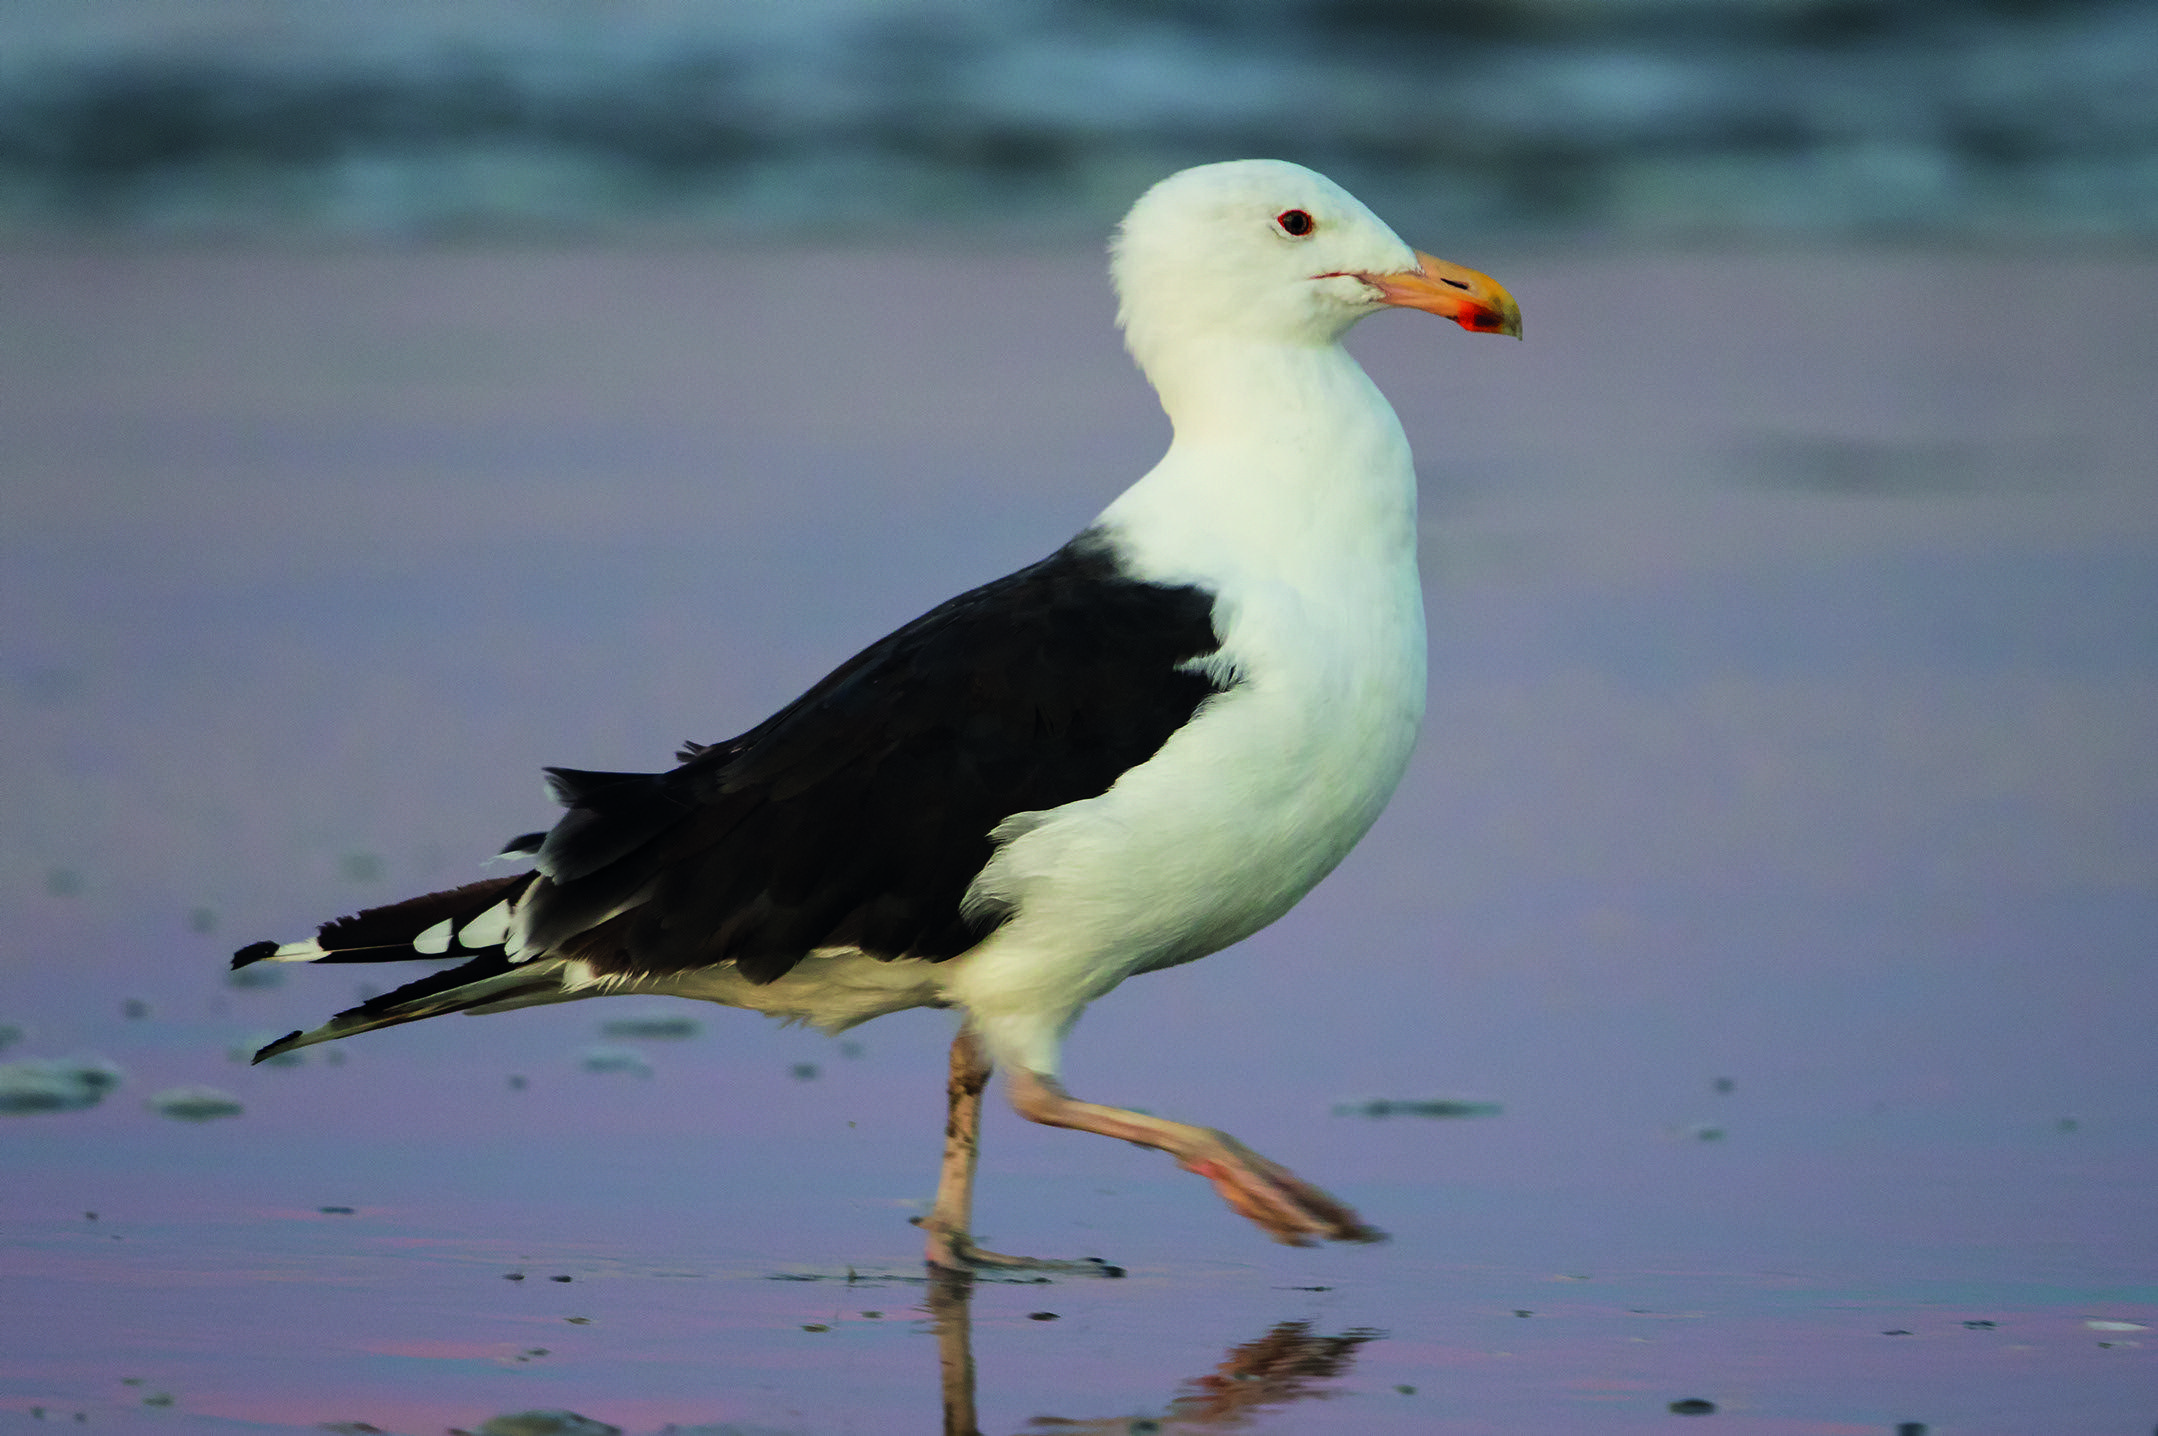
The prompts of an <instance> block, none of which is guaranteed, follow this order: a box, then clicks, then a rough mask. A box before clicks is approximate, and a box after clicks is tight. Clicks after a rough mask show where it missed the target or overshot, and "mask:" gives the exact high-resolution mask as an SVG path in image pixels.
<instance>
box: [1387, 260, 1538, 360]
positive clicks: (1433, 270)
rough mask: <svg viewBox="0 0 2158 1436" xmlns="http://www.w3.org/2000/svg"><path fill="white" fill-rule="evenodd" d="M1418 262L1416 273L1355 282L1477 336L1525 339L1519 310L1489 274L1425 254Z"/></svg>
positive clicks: (1503, 287)
mask: <svg viewBox="0 0 2158 1436" xmlns="http://www.w3.org/2000/svg"><path fill="white" fill-rule="evenodd" d="M1416 262H1417V265H1418V267H1417V268H1415V269H1411V270H1407V271H1404V272H1403V273H1400V274H1360V275H1358V276H1357V278H1359V279H1361V280H1363V281H1364V282H1365V283H1366V284H1369V285H1371V286H1372V287H1373V288H1375V289H1377V290H1378V291H1379V295H1380V297H1381V299H1382V300H1383V301H1384V302H1385V303H1387V304H1393V305H1398V306H1399V307H1400V308H1403V309H1421V310H1423V311H1424V312H1425V313H1427V314H1437V315H1440V316H1441V317H1443V318H1446V319H1451V320H1453V321H1454V322H1455V323H1456V324H1459V325H1460V326H1461V327H1462V328H1463V329H1468V330H1473V331H1474V332H1476V333H1478V334H1511V335H1513V336H1514V338H1516V339H1519V338H1520V337H1521V306H1520V305H1518V304H1516V303H1514V297H1513V296H1512V295H1511V294H1508V293H1507V292H1506V286H1505V285H1503V284H1500V283H1499V282H1498V281H1497V280H1496V279H1493V278H1492V277H1491V276H1490V275H1488V274H1478V273H1477V272H1476V271H1475V270H1473V269H1464V268H1462V267H1461V266H1460V265H1458V264H1449V263H1447V262H1446V261H1445V260H1443V259H1438V258H1435V257H1433V256H1432V255H1428V254H1425V253H1423V252H1421V251H1419V252H1418V253H1417V256H1416Z"/></svg>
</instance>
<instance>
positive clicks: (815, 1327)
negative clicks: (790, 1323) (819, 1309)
mask: <svg viewBox="0 0 2158 1436" xmlns="http://www.w3.org/2000/svg"><path fill="white" fill-rule="evenodd" d="M802 1330H804V1331H830V1330H831V1328H830V1327H829V1326H826V1325H825V1324H824V1323H823V1322H821V1321H810V1322H804V1323H803V1324H802Z"/></svg>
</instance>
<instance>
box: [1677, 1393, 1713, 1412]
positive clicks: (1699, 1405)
mask: <svg viewBox="0 0 2158 1436" xmlns="http://www.w3.org/2000/svg"><path fill="white" fill-rule="evenodd" d="M1669 1410H1670V1412H1671V1414H1672V1415H1673V1416H1713V1415H1715V1414H1716V1403H1715V1402H1713V1401H1703V1400H1702V1399H1701V1398H1700V1397H1698V1396H1689V1397H1687V1398H1686V1399H1685V1400H1683V1401H1674V1402H1672V1403H1671V1405H1670V1408H1669Z"/></svg>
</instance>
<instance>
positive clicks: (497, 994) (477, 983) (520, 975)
mask: <svg viewBox="0 0 2158 1436" xmlns="http://www.w3.org/2000/svg"><path fill="white" fill-rule="evenodd" d="M565 966H566V964H564V963H562V962H560V961H541V962H536V963H529V964H524V965H518V964H516V963H512V962H511V961H510V960H509V959H508V958H506V957H504V956H503V955H502V953H501V951H500V949H497V950H496V951H494V952H491V953H485V954H482V955H481V956H479V957H476V958H474V959H473V960H472V961H470V962H468V963H466V964H465V965H464V966H462V967H454V968H451V969H450V970H448V971H447V972H434V973H429V974H428V975H427V976H425V977H423V978H421V979H419V980H418V981H417V982H408V983H406V984H405V985H404V986H403V987H400V988H398V989H397V990H395V991H394V992H385V993H383V994H382V995H381V996H380V997H371V998H369V999H368V1000H367V1001H365V1002H363V1003H361V1004H360V1005H359V1006H358V1007H352V1008H347V1009H346V1010H345V1011H343V1012H340V1013H338V1014H337V1015H336V1016H335V1017H333V1018H331V1019H330V1020H329V1021H328V1022H325V1023H323V1024H322V1025H321V1026H320V1027H317V1028H315V1029H314V1030H313V1031H310V1032H292V1033H288V1034H286V1035H285V1036H283V1037H280V1038H278V1039H277V1040H276V1041H275V1042H272V1043H271V1044H270V1045H269V1046H267V1047H265V1048H263V1049H262V1050H261V1051H260V1052H257V1053H256V1054H255V1059H254V1060H255V1061H257V1062H263V1061H266V1060H268V1059H269V1058H272V1057H275V1056H277V1055H278V1054H279V1053H281V1052H290V1051H292V1050H293V1049H295V1048H299V1047H312V1046H314V1045H315V1044H316V1043H318V1042H333V1041H335V1040H336V1039H338V1038H340V1037H350V1036H352V1035H353V1034H354V1033H357V1032H372V1031H374V1030H375V1029H376V1028H378V1027H395V1026H397V1025H398V1024H400V1023H404V1022H417V1021H419V1020H420V1019H421V1018H423V1017H439V1016H441V1015H442V1014H443V1013H445V1012H472V1011H487V1012H504V1011H507V1010H509V1009H510V1008H513V1007H536V1006H538V1005H540V1004H542V1003H548V1002H568V1001H571V1000H573V999H575V998H578V997H583V996H586V995H588V994H586V993H584V992H573V991H570V990H568V989H566V988H564V987H563V985H562V970H563V968H564V967H565Z"/></svg>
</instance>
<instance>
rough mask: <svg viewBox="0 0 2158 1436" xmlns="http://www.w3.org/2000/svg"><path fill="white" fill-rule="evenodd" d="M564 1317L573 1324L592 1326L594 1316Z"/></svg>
mask: <svg viewBox="0 0 2158 1436" xmlns="http://www.w3.org/2000/svg"><path fill="white" fill-rule="evenodd" d="M562 1319H563V1320H564V1321H566V1322H568V1323H569V1324H570V1325H571V1326H590V1325H591V1324H592V1318H591V1317H589V1316H565V1317H563V1318H562Z"/></svg>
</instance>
